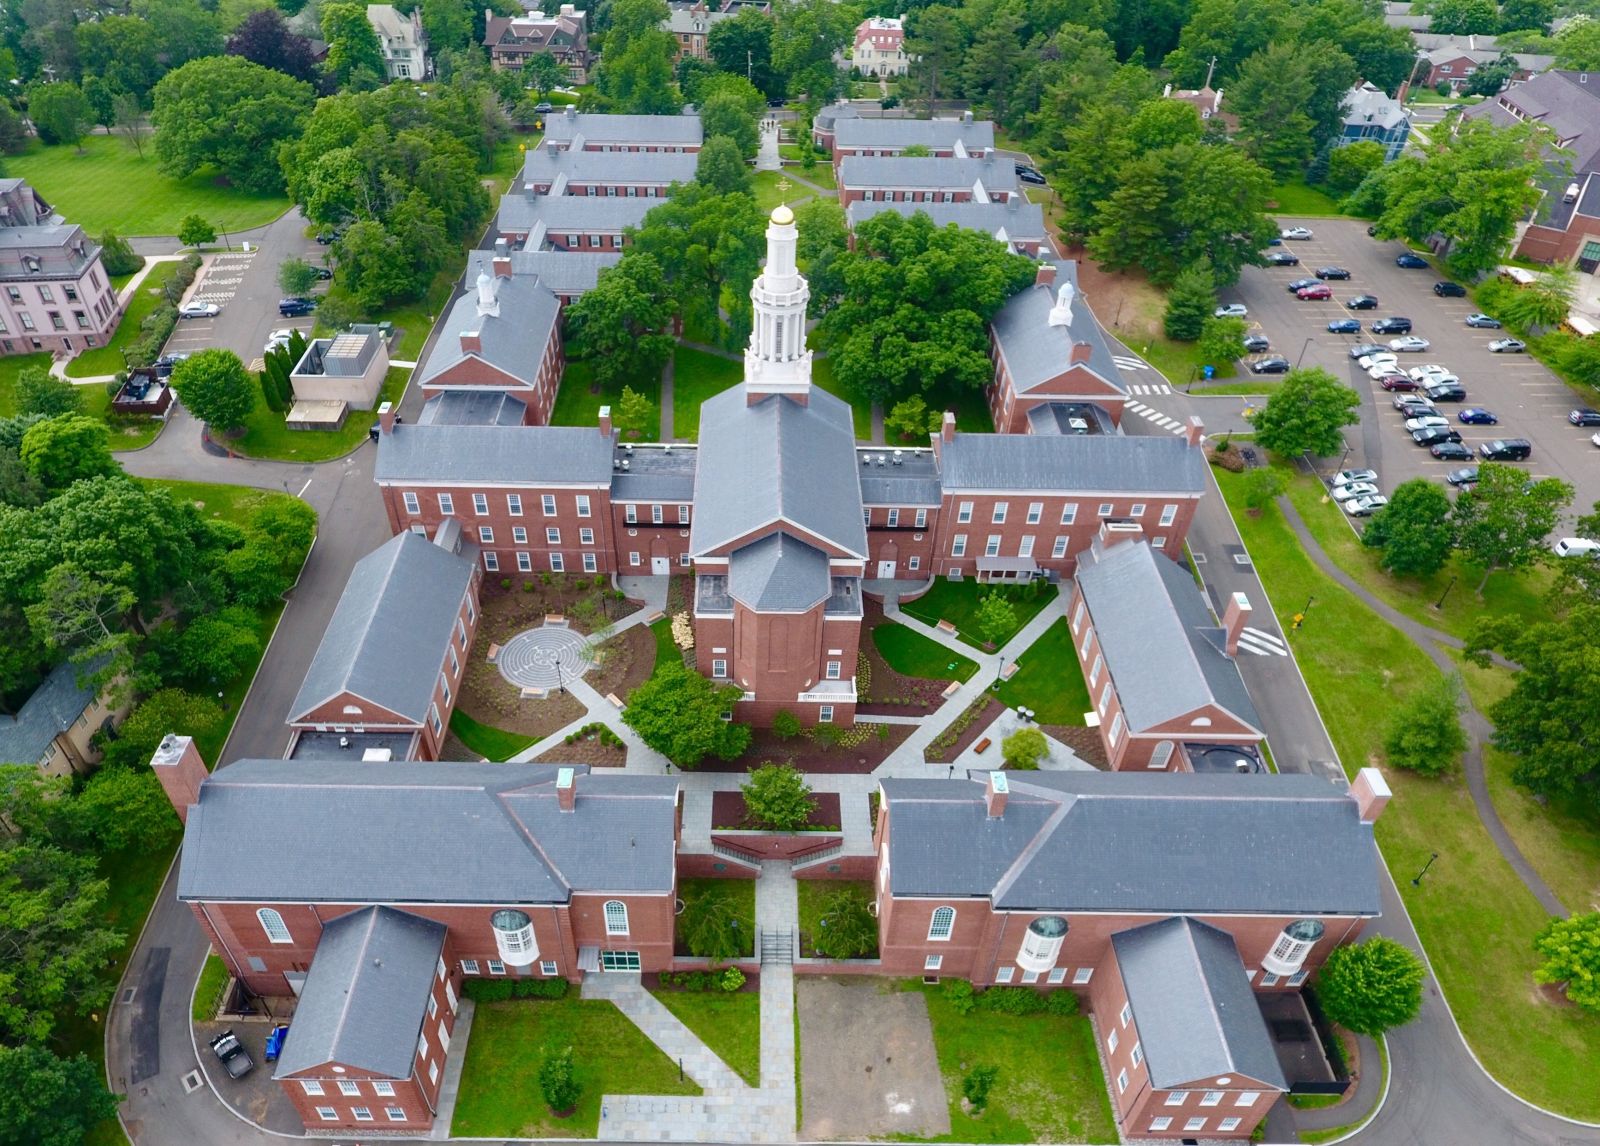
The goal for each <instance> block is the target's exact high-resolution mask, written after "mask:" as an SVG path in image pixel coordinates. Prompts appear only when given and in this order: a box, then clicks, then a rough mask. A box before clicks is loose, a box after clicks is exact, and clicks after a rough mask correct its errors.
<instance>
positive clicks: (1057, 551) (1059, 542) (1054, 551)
mask: <svg viewBox="0 0 1600 1146" xmlns="http://www.w3.org/2000/svg"><path fill="white" fill-rule="evenodd" d="M1066 555H1067V539H1066V538H1065V537H1058V538H1056V540H1055V544H1054V545H1052V546H1051V547H1050V556H1051V557H1065V556H1066Z"/></svg>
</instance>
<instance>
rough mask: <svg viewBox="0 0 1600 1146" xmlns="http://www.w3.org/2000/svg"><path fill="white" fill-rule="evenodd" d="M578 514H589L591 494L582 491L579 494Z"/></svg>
mask: <svg viewBox="0 0 1600 1146" xmlns="http://www.w3.org/2000/svg"><path fill="white" fill-rule="evenodd" d="M578 516H579V517H588V516H589V495H588V494H586V493H580V494H579V495H578Z"/></svg>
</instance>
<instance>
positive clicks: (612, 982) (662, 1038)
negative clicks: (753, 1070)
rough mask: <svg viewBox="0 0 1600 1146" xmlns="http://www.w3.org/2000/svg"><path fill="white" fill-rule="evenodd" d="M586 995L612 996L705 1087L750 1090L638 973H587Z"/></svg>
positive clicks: (618, 1004) (653, 1040) (637, 1023)
mask: <svg viewBox="0 0 1600 1146" xmlns="http://www.w3.org/2000/svg"><path fill="white" fill-rule="evenodd" d="M583 997H584V998H585V999H609V1000H610V1001H611V1002H613V1003H615V1004H616V1006H617V1010H619V1011H621V1012H622V1013H623V1014H625V1015H627V1016H628V1019H629V1021H631V1022H632V1023H633V1025H634V1026H636V1027H638V1028H639V1029H640V1030H641V1031H643V1032H644V1034H645V1036H646V1037H647V1038H648V1039H649V1040H650V1041H651V1042H653V1043H655V1044H656V1046H658V1047H660V1048H661V1050H662V1052H663V1053H664V1054H665V1055H666V1056H667V1057H668V1058H670V1059H672V1060H673V1061H674V1062H676V1063H678V1064H679V1065H680V1066H681V1067H682V1068H683V1073H685V1074H687V1075H688V1076H689V1077H690V1078H692V1079H694V1080H695V1081H696V1082H697V1083H699V1084H700V1087H701V1089H702V1090H725V1091H736V1090H745V1089H748V1088H747V1087H746V1086H745V1082H744V1080H743V1079H742V1078H740V1077H739V1076H738V1075H737V1074H735V1073H734V1070H733V1068H732V1067H730V1066H729V1065H728V1064H727V1063H725V1062H723V1061H722V1060H721V1059H720V1058H718V1057H717V1055H716V1054H715V1053H714V1052H713V1051H712V1050H711V1048H710V1047H708V1046H706V1044H705V1043H703V1042H701V1041H700V1037H699V1036H698V1035H696V1034H695V1033H694V1032H693V1031H691V1030H690V1029H689V1028H688V1027H686V1026H684V1025H683V1023H682V1021H681V1020H679V1018H678V1017H677V1016H676V1015H674V1014H673V1013H672V1012H671V1011H669V1010H667V1008H666V1006H665V1005H663V1004H662V1002H661V1000H659V999H657V998H656V997H655V996H654V995H652V994H651V993H650V992H649V991H647V990H645V989H644V985H643V984H642V983H641V982H640V979H639V976H638V975H636V974H635V975H629V974H624V973H620V972H607V973H605V974H596V975H585V976H584V977H583Z"/></svg>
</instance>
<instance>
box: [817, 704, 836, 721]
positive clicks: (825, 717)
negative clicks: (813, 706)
mask: <svg viewBox="0 0 1600 1146" xmlns="http://www.w3.org/2000/svg"><path fill="white" fill-rule="evenodd" d="M817 723H818V724H832V723H833V705H831V704H822V705H818V706H817Z"/></svg>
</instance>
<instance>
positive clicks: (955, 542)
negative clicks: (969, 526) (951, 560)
mask: <svg viewBox="0 0 1600 1146" xmlns="http://www.w3.org/2000/svg"><path fill="white" fill-rule="evenodd" d="M966 555H967V535H966V534H965V533H958V534H956V535H955V536H954V537H952V538H951V539H950V556H952V557H965V556H966Z"/></svg>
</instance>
